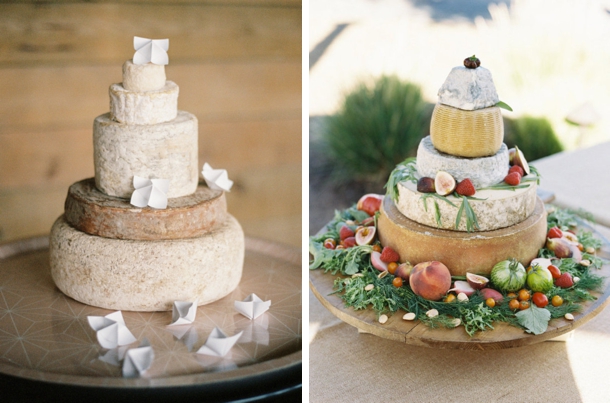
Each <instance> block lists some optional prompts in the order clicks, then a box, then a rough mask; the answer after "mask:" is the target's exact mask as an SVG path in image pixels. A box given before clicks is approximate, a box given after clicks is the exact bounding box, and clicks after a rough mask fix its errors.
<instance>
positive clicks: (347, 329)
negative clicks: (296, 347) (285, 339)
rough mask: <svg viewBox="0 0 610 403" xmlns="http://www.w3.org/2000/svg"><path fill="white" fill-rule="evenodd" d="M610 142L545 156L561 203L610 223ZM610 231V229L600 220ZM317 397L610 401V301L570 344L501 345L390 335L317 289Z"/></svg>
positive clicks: (313, 305) (312, 384)
mask: <svg viewBox="0 0 610 403" xmlns="http://www.w3.org/2000/svg"><path fill="white" fill-rule="evenodd" d="M609 155H610V143H605V144H602V145H599V146H596V147H593V148H589V149H585V150H579V151H576V152H573V153H565V154H561V155H557V156H552V157H549V158H547V159H544V160H541V161H540V162H539V164H536V165H537V166H538V168H539V169H540V171H541V172H542V174H543V181H542V185H543V187H544V188H546V189H552V190H553V191H554V192H555V193H556V196H557V200H556V202H557V204H558V205H561V206H564V207H583V208H585V209H586V210H589V211H591V212H593V213H594V214H595V216H596V218H597V220H598V222H599V223H601V224H604V225H606V226H608V225H609V223H610V184H609V183H608V179H609V178H610V174H609V172H610V157H609ZM598 230H599V231H600V233H602V234H603V235H604V236H605V237H606V238H607V239H610V229H609V228H606V227H601V226H600V227H598ZM309 300H310V304H309V326H310V334H311V340H310V348H309V392H310V396H309V400H310V401H311V402H354V401H355V402H507V403H509V402H510V403H513V402H566V403H572V402H594V403H597V402H599V403H602V402H604V403H605V402H610V307H608V308H606V309H605V310H603V311H602V312H601V313H600V314H599V315H598V316H596V317H595V318H593V319H592V320H591V321H590V322H588V323H587V324H585V325H583V326H581V327H579V328H577V329H576V330H575V331H574V332H573V335H572V336H573V337H572V338H571V339H569V340H568V341H567V342H553V341H549V342H542V343H539V344H535V345H532V346H525V347H518V348H511V349H505V350H497V351H461V350H440V349H432V348H427V347H416V346H411V345H405V344H402V343H399V342H394V341H389V340H385V339H382V338H379V337H377V336H373V335H370V334H359V333H358V331H357V329H356V328H354V327H352V326H350V325H347V324H345V323H343V322H342V321H340V320H339V319H337V318H336V317H335V316H333V315H332V314H331V313H330V312H329V311H327V310H326V309H325V308H324V307H323V306H322V305H321V304H320V303H319V302H318V300H317V299H316V297H315V296H314V295H313V293H311V291H310V293H309Z"/></svg>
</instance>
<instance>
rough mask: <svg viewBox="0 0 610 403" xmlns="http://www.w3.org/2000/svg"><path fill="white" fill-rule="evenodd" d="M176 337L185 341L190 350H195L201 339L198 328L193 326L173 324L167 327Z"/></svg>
mask: <svg viewBox="0 0 610 403" xmlns="http://www.w3.org/2000/svg"><path fill="white" fill-rule="evenodd" d="M167 331H168V332H170V333H171V334H172V335H174V337H175V338H176V339H178V340H180V341H182V342H183V343H184V345H185V346H186V349H187V350H188V351H193V346H194V345H195V344H196V343H197V340H199V336H198V335H197V330H195V329H194V328H193V326H188V325H187V326H172V327H169V328H168V329H167Z"/></svg>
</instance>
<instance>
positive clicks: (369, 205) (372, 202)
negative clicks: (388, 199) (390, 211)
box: [356, 193, 383, 216]
mask: <svg viewBox="0 0 610 403" xmlns="http://www.w3.org/2000/svg"><path fill="white" fill-rule="evenodd" d="M382 201H383V195H378V194H375V193H369V194H366V195H364V196H362V197H361V198H360V200H358V204H356V208H357V209H358V210H362V211H364V212H366V213H367V214H368V215H370V216H372V215H375V213H376V212H377V211H379V207H381V202H382Z"/></svg>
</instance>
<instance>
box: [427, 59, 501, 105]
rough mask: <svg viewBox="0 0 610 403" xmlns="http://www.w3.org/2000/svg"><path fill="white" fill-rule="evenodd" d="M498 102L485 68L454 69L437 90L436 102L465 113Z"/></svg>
mask: <svg viewBox="0 0 610 403" xmlns="http://www.w3.org/2000/svg"><path fill="white" fill-rule="evenodd" d="M499 101H500V98H498V93H497V92H496V87H495V85H494V81H493V78H492V77H491V72H490V71H489V70H487V69H486V68H485V67H477V68H476V69H468V68H466V67H464V66H458V67H454V68H453V69H451V71H450V72H449V75H448V76H447V78H446V79H445V82H444V83H443V85H442V86H441V88H440V89H439V90H438V102H440V103H441V104H445V105H449V106H453V107H454V108H459V109H464V110H467V111H472V110H475V109H483V108H487V107H489V106H493V105H495V104H497V103H498V102H499Z"/></svg>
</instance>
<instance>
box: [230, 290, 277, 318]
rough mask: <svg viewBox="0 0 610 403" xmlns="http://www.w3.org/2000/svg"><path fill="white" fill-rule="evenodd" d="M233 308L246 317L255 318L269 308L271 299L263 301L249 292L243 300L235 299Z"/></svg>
mask: <svg viewBox="0 0 610 403" xmlns="http://www.w3.org/2000/svg"><path fill="white" fill-rule="evenodd" d="M234 306H235V309H236V310H237V312H239V313H241V314H242V315H244V316H245V317H247V318H250V319H256V318H258V317H259V316H261V315H262V314H263V313H265V312H267V311H268V310H269V307H270V306H271V301H270V300H269V301H263V300H262V299H260V298H259V297H258V295H256V294H250V295H248V296H247V297H246V299H244V300H243V301H235V303H234Z"/></svg>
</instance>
